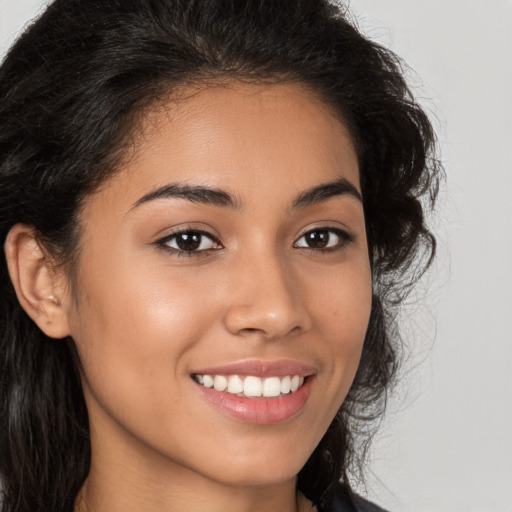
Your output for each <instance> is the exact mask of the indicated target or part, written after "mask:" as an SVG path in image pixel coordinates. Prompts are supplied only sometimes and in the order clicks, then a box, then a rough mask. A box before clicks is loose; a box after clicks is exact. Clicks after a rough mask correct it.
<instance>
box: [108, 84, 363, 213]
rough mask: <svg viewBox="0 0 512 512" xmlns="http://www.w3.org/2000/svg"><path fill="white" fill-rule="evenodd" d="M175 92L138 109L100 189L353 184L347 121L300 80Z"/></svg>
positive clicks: (275, 190)
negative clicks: (118, 163) (124, 151)
mask: <svg viewBox="0 0 512 512" xmlns="http://www.w3.org/2000/svg"><path fill="white" fill-rule="evenodd" d="M176 97H177V99H176ZM176 97H173V98H174V99H171V100H169V101H168V102H161V103H159V104H158V105H157V106H156V107H155V108H153V109H152V110H151V111H149V112H146V113H145V115H143V117H142V121H141V123H140V127H139V130H138V131H137V135H136V136H135V137H134V138H133V141H134V144H133V148H132V150H131V151H130V153H131V154H130V155H129V158H127V160H126V163H125V165H124V166H123V168H122V169H121V170H120V172H119V173H117V174H116V175H114V177H113V178H112V179H111V180H110V182H107V184H106V185H107V186H106V187H104V188H103V191H106V190H109V191H110V193H111V194H114V195H117V196H119V197H117V199H119V200H121V201H123V200H124V201H125V202H127V201H128V200H133V201H135V200H136V196H139V197H140V196H142V195H144V194H145V193H147V192H148V189H150V188H154V187H155V186H164V185H166V184H167V183H169V182H171V181H172V182H179V183H182V184H183V183H185V184H188V183H191V184H193V185H203V186H209V187H215V188H222V189H223V190H227V191H229V192H231V193H233V195H236V196H237V197H238V196H240V197H242V199H243V198H244V196H245V198H246V200H248V201H250V200H251V197H255V196H258V197H259V199H260V200H261V197H262V195H264V196H265V197H266V198H268V199H270V198H272V197H276V196H278V195H279V196H282V197H283V198H284V196H285V195H286V193H287V192H288V193H289V194H290V195H296V194H297V193H300V192H301V190H302V189H306V188H310V187H312V186H315V185H317V184H318V183H320V182H328V181H334V180H336V179H339V178H340V177H343V178H346V179H348V180H349V181H350V182H351V183H352V184H353V185H354V186H356V187H357V188H359V171H358V163H357V156H356V152H355V149H354V144H353V141H352V138H351V135H350V133H349V131H348V129H347V127H346V125H345V124H344V123H343V121H342V120H341V118H340V116H339V115H337V114H336V113H335V112H334V111H333V110H332V109H331V108H330V107H328V106H327V105H326V104H325V103H324V102H323V101H322V100H321V99H320V97H319V96H318V95H316V94H314V93H313V92H311V91H310V90H308V89H307V88H306V87H304V86H302V85H300V84H291V83H288V84H272V85H256V84H243V83H239V82H231V83H227V84H223V85H218V86H209V87H195V88H188V89H184V90H181V91H179V94H178V95H177V96H176ZM105 189H106V190H105ZM116 190H117V191H118V192H120V194H115V192H116ZM112 199H114V198H112ZM131 204H133V203H131ZM125 208H129V205H128V204H127V205H125Z"/></svg>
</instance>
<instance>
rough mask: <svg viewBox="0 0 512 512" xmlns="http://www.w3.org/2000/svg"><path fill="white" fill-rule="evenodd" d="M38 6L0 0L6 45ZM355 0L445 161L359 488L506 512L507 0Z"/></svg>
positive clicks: (511, 415) (460, 509) (416, 505)
mask: <svg viewBox="0 0 512 512" xmlns="http://www.w3.org/2000/svg"><path fill="white" fill-rule="evenodd" d="M84 1H87V0H84ZM43 5H44V2H43V1H41V0H0V56H2V55H3V54H4V53H5V51H6V50H7V48H8V46H9V45H10V44H11V43H12V41H13V39H14V38H15V36H16V34H17V33H18V32H19V31H20V30H21V29H22V27H23V26H24V25H25V24H26V23H27V20H29V19H30V18H31V17H32V16H34V15H35V14H36V13H37V12H38V11H39V10H40V9H41V8H42V6H43ZM351 9H352V11H353V12H354V13H355V14H356V17H357V20H358V24H359V27H360V28H361V30H363V32H365V33H366V34H367V35H368V36H370V37H371V38H372V39H375V40H377V41H379V42H381V43H383V44H384V45H385V46H388V47H390V48H392V49H394V50H395V51H396V52H397V53H398V54H399V55H400V56H402V57H403V58H404V59H405V61H406V62H407V63H408V64H409V65H410V67H411V68H412V70H411V71H410V72H409V80H410V83H411V84H412V88H413V90H414V92H415V94H416V95H417V97H419V98H420V99H421V102H422V104H423V105H424V106H425V107H426V108H427V109H428V110H429V111H430V112H431V117H432V120H433V122H434V125H435V126H436V129H437V132H438V135H439V140H440V144H441V149H442V155H441V156H442V159H443V161H444V165H445V167H446V170H447V183H446V187H445V189H444V190H443V191H442V194H441V201H440V204H439V207H438V209H437V211H436V213H435V215H434V216H433V218H432V219H431V222H432V225H433V228H434V230H435V231H436V233H437V234H438V236H439V243H440V247H439V258H438V261H437V263H436V265H435V268H434V269H433V271H432V272H431V273H430V274H429V275H428V276H427V278H426V279H424V282H423V285H422V286H420V288H419V290H418V292H417V294H416V295H415V296H414V297H411V299H410V300H409V304H408V306H407V309H406V312H405V314H404V315H403V322H404V327H405V330H406V335H407V336H406V339H407V346H408V350H409V353H410V357H409V358H408V360H407V362H406V365H407V367H408V368H409V371H408V372H407V373H406V374H404V376H403V378H402V382H401V384H400V385H399V387H398V389H397V390H396V393H395V395H394V397H393V398H392V400H391V401H390V406H389V412H388V415H387V417H386V419H385V420H384V422H383V424H382V428H381V431H380V434H379V435H378V438H377V440H376V443H375V444H374V447H373V450H372V459H373V464H372V466H371V471H370V472H369V479H368V485H367V487H366V490H364V492H366V493H368V494H369V495H370V496H371V497H372V498H373V499H374V500H376V501H377V502H378V503H380V504H381V505H383V506H385V507H387V508H389V509H390V510H392V511H393V512H402V511H403V512H405V511H411V512H427V511H432V512H466V511H467V512H473V511H474V512H512V440H511V438H512V396H511V395H512V334H511V331H512V265H511V260H512V201H511V195H512V156H511V154H510V151H511V148H512V0H353V1H352V2H351Z"/></svg>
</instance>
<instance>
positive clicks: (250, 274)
mask: <svg viewBox="0 0 512 512" xmlns="http://www.w3.org/2000/svg"><path fill="white" fill-rule="evenodd" d="M234 274H235V276H234V277H235V281H234V290H233V295H232V297H231V299H230V304H229V306H228V311H227V315H226V327H227V328H228V330H229V331H230V332H231V333H233V334H238V335H247V334H249V333H259V334H260V335H262V336H264V337H265V338H267V339H274V338H278V337H282V336H286V335H287V334H289V333H291V332H292V331H297V330H304V329H306V328H307V325H308V321H307V314H306V311H305V309H304V308H303V304H302V303H301V300H300V296H299V294H298V293H297V292H298V282H297V281H296V280H295V279H294V275H293V274H294V272H293V268H292V266H291V265H290V264H288V262H287V260H286V259H285V258H284V257H283V255H281V254H280V253H279V251H278V250H277V249H276V248H275V247H273V248H270V247H268V246H267V247H260V248H259V249H257V250H252V251H250V252H248V253H246V254H244V255H240V257H239V258H238V260H237V262H236V264H235V269H234Z"/></svg>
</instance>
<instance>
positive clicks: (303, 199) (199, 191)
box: [131, 178, 362, 210]
mask: <svg viewBox="0 0 512 512" xmlns="http://www.w3.org/2000/svg"><path fill="white" fill-rule="evenodd" d="M343 195H349V196H351V197H354V198H355V199H357V200H358V201H360V202H362V197H361V194H360V192H359V191H358V190H357V188H356V187H355V186H354V185H352V183H350V181H348V180H347V179H345V178H340V179H338V180H336V181H332V182H330V183H323V184H321V185H317V186H315V187H312V188H310V189H308V190H306V191H304V192H302V193H301V194H300V195H299V196H298V197H297V198H296V199H295V201H294V202H293V208H303V207H305V206H311V205H313V204H317V203H321V202H323V201H327V200H328V199H330V198H332V197H336V196H343ZM175 197H176V198H181V199H186V200H188V201H191V202H193V203H202V204H207V205H213V206H222V207H228V208H233V209H237V210H240V209H241V208H242V202H241V201H240V199H238V198H237V197H236V196H234V195H232V194H230V193H229V192H226V191H225V190H221V189H218V188H210V187H205V186H201V185H188V184H181V183H171V184H169V185H164V186H162V187H159V188H157V189H155V190H152V191H151V192H148V193H147V194H145V195H144V196H142V197H141V198H140V199H139V200H138V201H137V202H136V203H135V204H134V205H133V206H132V208H131V209H133V208H136V207H138V206H140V205H141V204H144V203H148V202H149V201H154V200H156V199H170V198H175Z"/></svg>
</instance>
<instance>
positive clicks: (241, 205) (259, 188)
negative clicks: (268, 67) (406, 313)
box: [68, 83, 371, 485]
mask: <svg viewBox="0 0 512 512" xmlns="http://www.w3.org/2000/svg"><path fill="white" fill-rule="evenodd" d="M358 191H359V175H358V164H357V158H356V154H355V150H354V146H353V143H352V141H351V138H350V136H349V133H348V131H347V129H346V127H345V126H344V124H343V122H341V121H340V120H339V119H338V118H337V117H336V116H335V115H333V114H332V113H331V111H330V110H329V109H328V108H327V107H325V106H324V105H323V104H322V103H321V102H320V101H319V100H318V99H317V98H316V97H314V96H313V95H312V94H311V93H310V92H307V91H306V90H305V89H303V88H301V87H300V86H298V85H272V86H257V85H247V84H245V85H242V84H236V83H233V84H231V85H229V86H224V87H218V88H209V89H204V90H197V91H194V94H190V95H189V96H188V98H187V99H183V100H181V101H180V102H178V104H175V105H172V104H170V105H168V106H167V108H163V109H160V111H159V112H157V113H153V114H151V115H150V116H148V118H147V119H146V121H145V123H144V127H143V130H142V135H141V136H140V139H139V141H138V144H137V147H136V151H135V155H134V157H133V158H130V160H129V162H128V163H127V164H126V165H125V166H124V167H123V169H122V170H121V171H120V172H119V173H117V174H115V175H114V176H113V177H112V178H111V179H110V181H108V182H107V183H106V184H105V185H104V186H103V187H102V188H101V190H99V191H98V192H96V193H95V194H93V195H91V196H90V197H89V198H88V199H87V200H86V202H85V206H84V208H83V211H82V214H81V225H82V238H81V244H80V255H79V260H80V264H79V271H78V276H77V283H78V284H77V285H76V286H77V292H76V293H77V296H78V298H77V300H76V302H73V301H71V300H70V301H69V304H70V305H69V310H68V316H69V323H70V326H71V334H72V336H73V338H74V340H75V342H76V345H77V348H78V352H79V356H80V359H81V362H82V365H83V385H84V393H85V397H86V402H87V406H88V410H89V415H90V422H91V439H92V447H93V468H94V467H95V465H94V463H95V461H96V463H97V462H98V459H101V461H102V464H103V465H108V464H110V463H114V462H115V463H116V464H117V465H118V466H117V467H126V468H128V467H130V471H136V468H137V467H140V468H143V470H144V471H145V472H150V473H151V472H152V471H155V472H156V471H158V472H160V473H162V472H164V471H167V472H168V473H169V474H173V476H174V477H175V478H180V475H184V474H186V473H187V474H189V475H195V476H199V477H201V478H204V479H208V480H210V481H217V482H219V481H220V482H223V483H227V484H230V485H253V484H254V485H262V484H265V483H275V482H283V481H287V480H289V479H291V478H294V476H295V475H296V474H297V473H298V471H299V470H300V469H301V467H302V466H303V465H304V464H305V462H306V460H307V459H308V457H309V456H310V454H311V453H312V452H313V450H314V448H315V446H316V445H317V444H318V442H319V441H320V439H321V438H322V436H323V434H324V433H325V431H326V429H327V427H328V426H329V424H330V422H331V421H332V419H333V417H334V415H335V413H336V411H337V410H338V408H339V407H340V405H341V403H342V402H343V400H344V398H345V396H346V394H347V392H348V389H349V387H350V384H351V382H352V380H353V377H354V374H355V372H356V369H357V366H358V363H359V359H360V354H361V349H362V344H363V339H364V336H365V331H366V327H367V323H368V318H369V313H370V303H371V273H370V267H369V260H368V251H367V243H366V234H365V222H364V214H363V208H362V203H361V200H360V196H359V192H358ZM297 386H299V387H298V389H296V388H297ZM226 387H227V388H226ZM127 461H130V463H128V462H127ZM134 461H138V462H137V463H134ZM120 464H122V465H121V466H120ZM134 468H135V469H134Z"/></svg>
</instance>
